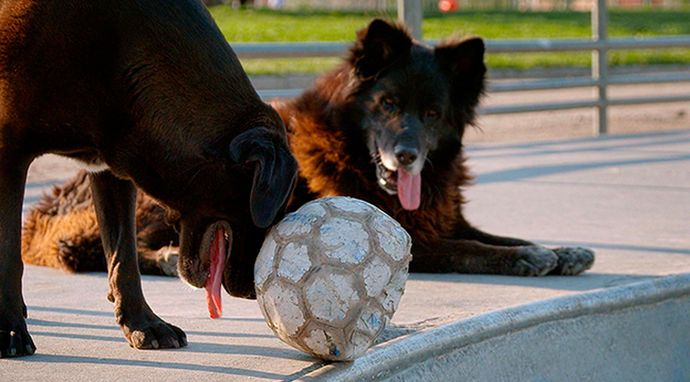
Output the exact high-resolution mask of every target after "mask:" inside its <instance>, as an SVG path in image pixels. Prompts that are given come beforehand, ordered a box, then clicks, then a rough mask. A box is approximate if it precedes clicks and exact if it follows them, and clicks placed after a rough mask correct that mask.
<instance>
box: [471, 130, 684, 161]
mask: <svg viewBox="0 0 690 382" xmlns="http://www.w3.org/2000/svg"><path fill="white" fill-rule="evenodd" d="M668 137H670V139H665V138H668ZM650 138H660V139H659V140H655V141H649V139H650ZM636 139H644V140H645V141H643V142H630V143H627V144H626V143H625V141H634V140H636ZM688 141H690V132H688V131H687V130H674V131H663V132H652V133H639V134H619V135H605V136H600V137H585V138H578V139H570V138H569V139H554V140H547V141H538V142H527V143H514V144H511V143H509V144H490V145H487V146H483V145H481V144H479V145H470V146H469V147H468V152H469V153H470V154H471V155H477V157H481V158H493V157H496V158H500V157H505V156H515V155H516V154H515V153H501V154H493V153H492V152H493V151H498V150H511V149H529V150H530V151H529V152H526V153H520V154H517V156H538V155H542V154H551V153H554V154H556V153H574V152H590V151H612V150H618V149H625V148H640V147H648V146H656V145H660V144H661V145H664V144H674V143H676V144H677V143H682V142H688ZM621 142H623V144H622V145H621V144H620V143H621ZM606 143H611V145H601V144H606ZM582 144H587V146H584V147H576V148H562V147H559V149H545V150H542V151H539V150H535V149H539V148H544V147H548V146H553V145H559V146H565V145H567V146H574V145H582ZM591 144H599V145H597V146H591ZM483 153H488V155H483Z"/></svg>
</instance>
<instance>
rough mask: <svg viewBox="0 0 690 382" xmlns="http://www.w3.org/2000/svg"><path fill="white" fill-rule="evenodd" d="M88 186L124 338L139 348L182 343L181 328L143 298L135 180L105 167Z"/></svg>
mask: <svg viewBox="0 0 690 382" xmlns="http://www.w3.org/2000/svg"><path fill="white" fill-rule="evenodd" d="M91 189H92V192H93V199H94V204H95V206H96V217H97V219H98V224H99V226H100V228H101V238H102V240H103V249H104V251H105V256H106V263H107V266H108V282H109V284H110V292H109V293H108V299H109V300H110V301H111V302H113V303H114V304H115V319H116V320H117V323H118V324H120V326H121V327H122V331H123V332H124V334H125V337H126V338H127V341H129V344H130V345H131V346H132V347H135V348H138V349H158V348H177V347H181V346H185V345H186V344H187V339H186V336H185V334H184V332H183V331H182V330H181V329H179V328H177V327H176V326H173V325H170V324H168V323H166V322H165V321H163V320H161V319H160V318H159V317H158V316H156V314H155V313H153V311H152V310H151V308H150V307H149V306H148V304H147V303H146V300H145V299H144V294H143V292H142V289H141V277H140V275H139V266H138V263H137V248H136V232H135V231H136V226H135V220H134V213H135V202H136V188H135V186H134V184H133V183H132V182H131V181H128V180H123V179H119V178H116V177H115V176H114V175H113V174H112V173H111V172H110V171H104V172H100V173H97V174H92V175H91Z"/></svg>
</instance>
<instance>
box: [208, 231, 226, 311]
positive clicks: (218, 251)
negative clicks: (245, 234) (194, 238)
mask: <svg viewBox="0 0 690 382" xmlns="http://www.w3.org/2000/svg"><path fill="white" fill-rule="evenodd" d="M227 246H228V244H227V243H226V242H225V232H224V231H223V229H222V228H220V227H218V228H217V229H216V233H215V236H214V237H213V242H211V246H210V247H211V248H210V251H211V253H210V255H211V266H210V267H209V272H208V279H207V280H206V286H205V289H206V304H207V305H208V314H209V316H211V318H219V317H220V316H222V315H223V306H222V304H221V300H220V286H221V281H222V278H223V269H225V256H226V253H225V252H226V251H225V249H226V247H227Z"/></svg>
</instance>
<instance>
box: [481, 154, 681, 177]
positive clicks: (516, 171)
mask: <svg viewBox="0 0 690 382" xmlns="http://www.w3.org/2000/svg"><path fill="white" fill-rule="evenodd" d="M681 161H690V154H672V155H664V156H658V157H654V158H640V159H626V160H613V161H598V162H591V161H590V162H579V163H567V164H552V165H537V166H527V167H519V168H513V169H509V170H500V171H491V172H487V173H484V174H480V175H479V176H478V177H477V181H476V183H477V184H488V183H502V182H515V181H521V180H526V179H532V178H538V177H542V176H548V175H556V174H564V173H569V172H575V171H581V170H591V169H596V168H605V167H612V166H613V167H619V166H633V165H639V164H653V163H668V162H681Z"/></svg>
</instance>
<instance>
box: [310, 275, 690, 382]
mask: <svg viewBox="0 0 690 382" xmlns="http://www.w3.org/2000/svg"><path fill="white" fill-rule="evenodd" d="M688 312H690V273H685V274H680V275H674V276H668V277H662V278H658V279H654V280H651V281H644V282H639V283H635V284H629V285H626V286H622V287H615V288H610V289H605V290H600V291H595V292H589V293H583V294H579V295H573V296H566V297H560V298H555V299H551V300H546V301H540V302H536V303H532V304H527V305H523V306H518V307H514V308H509V309H504V310H499V311H494V312H490V313H486V314H482V315H479V316H476V317H472V318H469V319H464V320H460V321H456V322H452V323H449V324H446V325H442V326H439V327H436V328H433V329H430V330H427V331H424V332H421V333H419V334H416V335H411V336H408V337H405V338H401V339H398V340H394V341H391V342H389V343H385V344H383V345H380V346H379V347H376V348H374V349H373V350H372V351H370V352H369V353H368V354H366V355H365V356H364V357H362V358H360V359H358V360H356V361H355V362H353V363H351V364H332V365H329V366H326V367H323V368H321V369H319V370H316V371H314V372H312V373H310V374H308V375H306V376H304V377H303V378H302V379H301V380H305V381H308V380H328V381H363V380H382V379H390V380H406V381H407V380H425V381H428V380H512V381H516V380H528V379H529V380H535V378H536V379H537V380H658V381H661V380H665V381H671V380H673V381H675V380H678V381H680V380H689V379H690V363H688V362H687V361H688V359H689V357H690V320H688V317H687V313H688Z"/></svg>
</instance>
